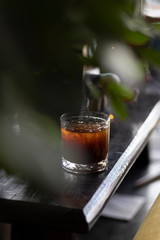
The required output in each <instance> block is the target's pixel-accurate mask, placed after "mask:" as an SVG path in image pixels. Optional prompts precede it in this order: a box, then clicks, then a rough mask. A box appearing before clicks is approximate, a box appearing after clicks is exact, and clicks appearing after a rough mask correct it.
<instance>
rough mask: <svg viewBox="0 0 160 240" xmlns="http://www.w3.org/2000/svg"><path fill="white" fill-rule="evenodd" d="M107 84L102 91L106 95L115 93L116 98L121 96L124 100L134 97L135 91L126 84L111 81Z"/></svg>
mask: <svg viewBox="0 0 160 240" xmlns="http://www.w3.org/2000/svg"><path fill="white" fill-rule="evenodd" d="M105 85H106V86H105V87H102V89H103V90H102V91H103V93H104V94H106V95H108V94H109V96H111V95H114V97H115V98H120V99H122V100H124V101H132V100H133V98H134V91H133V90H132V89H130V88H128V87H127V86H125V85H124V84H120V83H116V82H112V81H109V82H106V84H105Z"/></svg>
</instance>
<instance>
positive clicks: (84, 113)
mask: <svg viewBox="0 0 160 240" xmlns="http://www.w3.org/2000/svg"><path fill="white" fill-rule="evenodd" d="M85 116H89V117H99V118H102V119H103V120H106V121H107V122H108V121H110V114H109V113H104V112H98V111H90V110H79V111H73V112H66V113H63V114H62V115H61V117H60V120H61V121H69V120H70V118H72V117H85Z"/></svg>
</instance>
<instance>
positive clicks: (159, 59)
mask: <svg viewBox="0 0 160 240" xmlns="http://www.w3.org/2000/svg"><path fill="white" fill-rule="evenodd" d="M138 52H139V54H140V56H141V59H143V60H145V61H147V62H148V63H150V64H153V65H156V66H160V52H159V51H157V50H156V49H153V48H142V49H139V50H138Z"/></svg>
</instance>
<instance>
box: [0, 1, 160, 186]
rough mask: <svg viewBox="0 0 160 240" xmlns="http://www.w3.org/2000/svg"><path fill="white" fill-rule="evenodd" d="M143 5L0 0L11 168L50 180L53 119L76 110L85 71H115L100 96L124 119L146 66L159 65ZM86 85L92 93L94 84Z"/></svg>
mask: <svg viewBox="0 0 160 240" xmlns="http://www.w3.org/2000/svg"><path fill="white" fill-rule="evenodd" d="M143 4H144V2H142V1H132V0H121V1H119V0H107V1H106V0H85V1H82V0H81V1H79V0H78V1H75V0H67V1H66V0H65V1H64V0H55V1H42V0H41V1H30V0H28V1H19V0H16V1H14V2H13V1H10V0H5V1H1V2H0V35H1V38H0V165H1V166H2V167H4V168H5V169H6V170H7V171H8V172H9V173H16V172H18V173H21V174H22V175H24V176H30V177H31V179H32V180H33V181H36V182H37V181H39V179H42V177H41V176H43V180H44V182H45V179H46V183H48V182H50V181H51V182H52V183H55V184H53V185H54V186H53V187H55V186H56V171H55V174H53V171H51V170H50V169H55V170H56V168H57V167H59V166H58V165H57V162H56V161H53V155H54V156H56V154H57V156H60V155H59V152H57V151H58V150H57V149H59V147H57V146H59V144H60V128H59V118H60V115H61V114H62V113H64V112H68V111H73V110H77V109H78V110H79V109H81V107H82V103H83V99H84V91H83V88H84V84H85V83H84V75H85V73H86V71H87V70H88V69H92V68H98V69H99V72H100V73H111V74H116V76H117V77H118V78H119V79H120V81H119V82H117V81H114V80H113V79H110V78H109V79H108V77H106V78H105V79H104V81H103V82H101V83H100V84H102V83H103V84H102V85H100V91H99V89H98V94H99V95H98V96H101V94H103V95H106V96H107V98H108V106H109V107H111V109H112V111H113V112H114V114H117V116H119V117H120V118H123V119H124V118H125V117H127V109H126V107H125V106H126V102H128V101H132V100H133V99H134V97H135V89H141V87H142V86H143V84H144V82H146V81H149V78H146V70H148V66H151V65H152V66H153V65H154V66H156V68H158V67H159V64H160V53H159V51H157V49H156V50H155V48H154V47H153V44H152V46H151V44H150V43H151V42H153V40H154V39H155V38H158V37H159V33H160V27H159V24H158V23H154V24H153V23H150V22H149V21H148V20H147V21H146V18H145V16H144V14H143V11H142V10H143ZM149 17H150V16H149ZM150 18H152V16H151V17H150ZM126 66H127V67H126ZM147 76H149V75H147ZM89 87H90V89H91V92H92V94H93V98H94V97H95V98H96V97H97V89H94V90H95V91H92V90H93V84H92V82H90V85H89ZM94 87H95V86H94ZM94 94H95V95H94ZM55 152H57V153H55ZM53 153H54V154H53ZM24 156H25V157H24ZM58 158H59V157H58ZM44 159H45V164H44ZM33 166H34V167H33ZM50 166H51V168H50ZM33 169H38V171H37V172H38V173H37V175H36V174H35V172H34V171H33ZM35 175H36V177H35Z"/></svg>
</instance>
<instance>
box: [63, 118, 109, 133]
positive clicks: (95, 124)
mask: <svg viewBox="0 0 160 240" xmlns="http://www.w3.org/2000/svg"><path fill="white" fill-rule="evenodd" d="M64 128H65V129H66V130H67V131H71V132H79V133H83V132H84V133H94V132H100V131H103V130H105V129H106V128H107V122H106V120H105V119H102V118H98V117H92V116H87V117H84V116H83V117H80V118H78V119H73V120H71V121H70V122H67V123H66V124H65V127H64Z"/></svg>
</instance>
